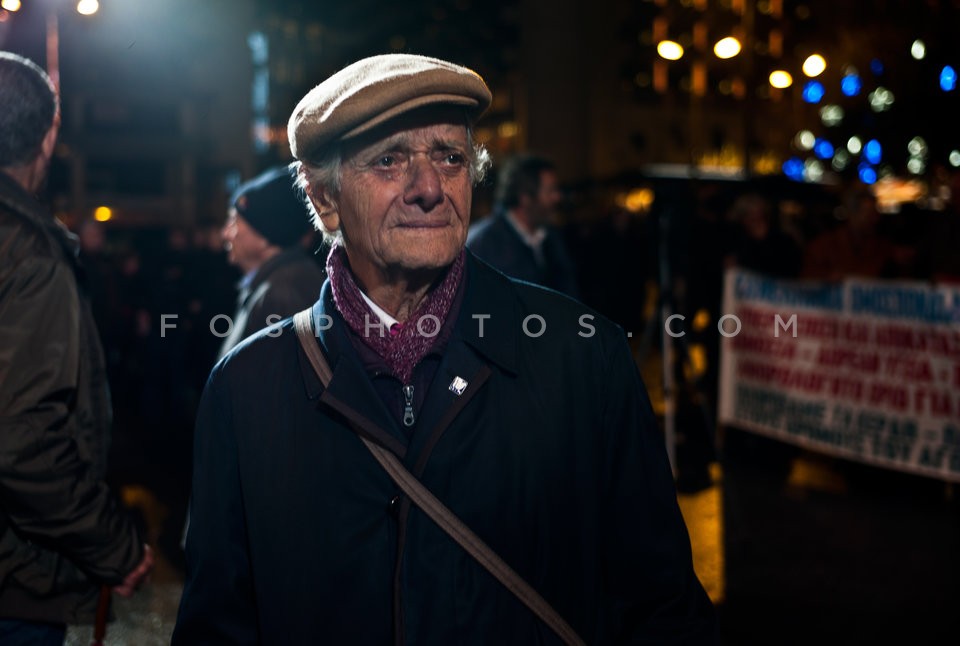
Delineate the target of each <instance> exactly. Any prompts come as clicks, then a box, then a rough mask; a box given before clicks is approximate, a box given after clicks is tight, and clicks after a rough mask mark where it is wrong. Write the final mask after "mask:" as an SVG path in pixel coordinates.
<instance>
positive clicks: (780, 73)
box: [770, 70, 793, 90]
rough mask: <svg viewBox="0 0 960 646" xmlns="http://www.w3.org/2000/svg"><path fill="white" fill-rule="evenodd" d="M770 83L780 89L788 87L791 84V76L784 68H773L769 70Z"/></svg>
mask: <svg viewBox="0 0 960 646" xmlns="http://www.w3.org/2000/svg"><path fill="white" fill-rule="evenodd" d="M770 85H772V86H773V87H775V88H777V89H780V90H782V89H784V88H788V87H790V86H791V85H793V77H792V76H790V72H787V71H786V70H774V71H773V72H770Z"/></svg>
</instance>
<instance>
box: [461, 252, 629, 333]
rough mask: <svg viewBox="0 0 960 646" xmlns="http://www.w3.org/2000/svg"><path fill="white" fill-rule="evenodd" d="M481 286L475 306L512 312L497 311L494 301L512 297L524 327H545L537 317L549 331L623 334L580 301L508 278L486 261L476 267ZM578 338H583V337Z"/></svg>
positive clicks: (613, 324) (474, 267) (519, 323)
mask: <svg viewBox="0 0 960 646" xmlns="http://www.w3.org/2000/svg"><path fill="white" fill-rule="evenodd" d="M473 271H475V272H476V274H475V277H476V279H477V283H478V290H477V291H478V292H479V294H478V298H477V300H476V301H474V302H475V303H477V304H478V305H479V306H480V307H484V306H485V304H491V307H492V309H496V310H498V311H504V312H505V311H506V310H507V309H511V308H504V307H502V306H500V307H493V306H492V303H493V301H498V302H500V303H503V302H504V298H506V297H508V296H509V297H510V298H511V300H512V301H513V302H514V303H515V304H516V306H515V308H512V309H514V310H515V314H514V316H516V317H517V318H518V319H519V321H518V325H523V324H524V321H526V325H527V327H528V328H531V329H535V328H537V326H538V325H542V324H541V323H540V321H539V319H538V318H537V317H540V318H542V319H543V323H545V328H546V330H547V331H554V330H567V329H574V330H575V331H583V330H584V328H585V327H587V328H589V327H591V326H592V327H593V328H595V332H591V334H590V336H593V335H595V334H600V335H602V336H610V335H613V336H620V335H623V330H622V329H621V328H620V326H618V325H617V324H616V323H614V322H613V321H611V320H610V319H608V318H607V317H605V316H604V315H602V314H600V313H599V312H598V311H596V310H595V309H593V308H592V307H590V306H588V305H584V304H583V303H581V302H580V301H578V300H576V299H575V298H572V297H570V296H567V295H566V294H563V293H561V292H558V291H555V290H553V289H550V288H548V287H544V286H542V285H536V284H534V283H528V282H526V281H522V280H518V279H516V278H511V277H509V276H506V275H504V274H502V273H500V272H498V271H496V270H495V269H493V268H491V267H490V266H488V265H486V264H484V263H483V262H482V261H479V262H476V263H475V264H474V265H473ZM578 338H582V335H580V336H579V337H578Z"/></svg>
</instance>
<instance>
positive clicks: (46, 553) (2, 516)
mask: <svg viewBox="0 0 960 646" xmlns="http://www.w3.org/2000/svg"><path fill="white" fill-rule="evenodd" d="M0 105H2V106H3V110H2V111H0V249H2V250H3V253H2V255H0V438H3V441H2V443H0V617H2V619H0V643H2V644H5V645H8V646H9V645H18V644H30V645H37V644H39V645H41V646H43V645H53V644H62V643H63V640H64V635H65V629H66V628H65V624H66V623H67V622H70V623H78V622H91V623H92V622H93V620H94V618H95V613H96V609H97V598H98V592H99V588H100V585H101V584H104V583H106V584H110V585H114V586H116V587H115V588H114V590H115V591H116V592H117V593H118V594H122V595H124V596H129V595H131V594H132V593H133V591H134V590H135V588H136V587H137V586H138V585H139V584H140V583H141V581H142V580H143V579H144V578H145V577H146V576H147V574H148V573H149V572H150V570H151V569H152V567H153V556H152V552H151V550H150V548H149V547H148V546H146V545H145V544H144V543H143V541H142V539H141V538H140V536H139V534H138V532H137V530H136V528H135V527H134V524H133V522H132V521H131V519H130V518H129V517H128V516H127V515H126V514H125V513H124V512H123V511H122V510H121V509H120V507H119V506H118V504H117V502H116V500H115V498H114V497H113V495H112V494H111V492H110V491H109V490H108V489H107V486H106V484H105V483H104V474H105V472H106V456H107V448H108V444H109V429H110V414H111V411H110V398H109V394H108V392H107V380H106V371H105V367H104V360H103V352H102V350H101V346H100V342H99V339H98V336H97V331H96V326H95V324H94V322H93V317H92V314H91V310H90V304H89V302H88V300H87V297H86V293H85V291H83V290H82V289H81V288H80V286H79V285H80V284H82V283H81V272H80V267H79V265H78V263H77V259H76V257H77V246H78V245H77V239H76V237H75V236H73V235H72V234H70V233H68V232H67V231H66V229H65V228H64V227H63V226H62V225H61V224H60V223H59V222H58V221H57V220H55V219H54V218H53V216H52V215H51V214H50V213H49V211H48V210H47V209H45V208H44V207H42V206H41V204H40V203H39V202H38V201H37V200H36V199H35V198H34V197H33V196H34V194H35V193H36V192H37V191H38V190H39V189H40V187H41V186H42V185H43V182H44V181H45V179H46V174H47V170H48V168H49V163H50V159H51V157H52V155H53V149H54V145H55V143H56V139H57V131H58V129H59V126H60V111H59V105H58V100H57V96H56V93H55V90H54V88H53V84H52V83H51V82H50V79H49V78H48V77H47V75H46V74H45V73H44V72H43V71H42V70H41V69H40V68H39V67H37V66H36V65H35V64H33V63H32V62H30V61H28V60H26V59H24V58H21V57H19V56H16V55H14V54H9V53H6V52H0Z"/></svg>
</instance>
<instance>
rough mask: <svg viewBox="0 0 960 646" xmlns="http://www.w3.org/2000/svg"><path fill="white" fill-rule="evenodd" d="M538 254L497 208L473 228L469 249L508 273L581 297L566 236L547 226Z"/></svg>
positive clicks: (471, 229) (468, 238)
mask: <svg viewBox="0 0 960 646" xmlns="http://www.w3.org/2000/svg"><path fill="white" fill-rule="evenodd" d="M546 232H547V235H546V237H545V238H544V239H543V243H542V245H541V247H540V254H539V257H538V255H537V254H536V253H535V252H534V250H533V249H532V248H531V247H530V245H528V244H527V243H526V242H524V241H523V238H521V237H520V234H519V233H518V232H517V230H516V229H515V228H514V226H513V224H512V223H511V222H510V221H509V220H508V219H507V215H506V213H504V212H502V211H497V212H496V213H494V214H493V215H491V216H489V217H487V218H484V219H483V220H480V221H479V222H477V223H476V224H473V225H472V226H471V227H470V233H469V235H468V236H467V248H468V249H470V251H472V252H473V253H474V254H475V255H476V256H477V257H478V258H480V259H481V260H483V261H484V262H486V263H488V264H490V265H492V266H493V267H496V268H497V269H499V270H500V271H502V272H503V273H505V274H506V275H507V276H510V277H511V278H516V279H518V280H523V281H526V282H528V283H533V284H535V285H543V286H544V287H549V288H550V289H555V290H557V291H558V292H562V293H564V294H566V295H567V296H572V297H574V298H579V289H578V287H577V271H576V268H575V267H574V264H573V260H572V259H571V258H570V254H569V253H568V252H567V248H566V246H565V244H564V241H563V237H562V236H561V234H560V232H559V231H558V230H557V229H556V228H554V227H549V226H548V227H547V228H546Z"/></svg>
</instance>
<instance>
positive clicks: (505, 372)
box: [173, 254, 714, 646]
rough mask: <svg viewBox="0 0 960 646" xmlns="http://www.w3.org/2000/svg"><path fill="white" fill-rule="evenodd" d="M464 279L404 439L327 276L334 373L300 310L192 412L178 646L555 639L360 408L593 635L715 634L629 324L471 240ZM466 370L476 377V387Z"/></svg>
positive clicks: (229, 361) (259, 339)
mask: <svg viewBox="0 0 960 646" xmlns="http://www.w3.org/2000/svg"><path fill="white" fill-rule="evenodd" d="M465 280H466V281H467V284H466V291H465V294H464V298H463V302H462V305H461V308H460V312H459V317H458V319H457V322H456V324H455V329H454V332H453V334H452V336H451V338H450V340H449V342H448V345H447V347H446V351H445V353H444V357H443V359H442V362H441V364H440V366H439V368H438V370H437V373H436V377H435V378H434V380H433V383H432V385H431V386H430V391H429V393H428V394H427V398H426V401H425V403H424V404H423V407H422V409H421V411H420V415H419V418H418V421H417V424H416V427H415V429H414V431H413V433H412V436H411V437H410V439H409V440H408V439H407V435H406V434H405V433H404V432H403V430H401V428H400V424H399V421H398V420H397V418H396V416H395V415H392V414H390V413H389V412H388V411H387V410H386V408H385V406H384V405H383V403H382V400H381V398H380V397H379V396H378V394H377V393H376V392H375V391H374V389H373V387H372V386H371V382H370V379H369V377H368V376H367V375H366V373H365V372H364V370H363V368H362V366H361V365H360V363H359V361H358V359H357V355H356V351H355V350H354V349H353V347H352V346H351V343H350V340H349V338H348V337H347V332H346V330H345V324H344V322H343V320H342V318H341V317H340V315H339V314H338V313H337V311H336V310H335V308H334V306H333V302H332V298H331V293H330V289H329V285H327V286H325V287H324V290H323V292H322V294H321V298H320V301H319V302H318V303H317V304H316V305H315V306H314V308H313V316H314V319H315V324H316V325H317V327H318V328H320V329H321V331H320V332H319V334H318V343H319V344H320V345H321V347H322V349H323V351H324V352H325V354H326V356H327V357H328V359H329V363H330V365H331V367H332V369H333V378H332V380H331V382H330V385H329V388H327V389H326V390H325V389H324V388H323V387H322V386H321V384H320V382H319V380H318V378H317V377H316V376H315V374H314V373H313V371H312V369H311V367H310V364H309V363H308V362H307V360H306V357H305V356H304V355H303V354H302V350H301V348H300V347H299V344H298V341H297V338H296V335H295V333H294V331H293V330H292V324H291V322H290V321H286V322H285V323H284V324H283V326H282V333H281V334H280V335H279V336H276V337H270V336H267V335H266V334H265V333H263V332H261V333H260V334H258V335H256V336H254V337H253V338H251V339H248V340H247V341H245V342H244V343H242V344H241V345H240V346H239V347H237V348H236V349H235V350H234V351H233V352H231V353H230V354H229V355H227V357H226V358H225V359H224V360H223V361H221V362H220V363H219V364H218V365H217V367H216V368H215V369H214V371H213V373H212V375H211V377H210V381H209V383H208V384H207V388H206V392H205V394H204V397H203V402H202V404H201V408H200V414H199V418H198V421H197V430H196V445H195V467H194V485H193V505H192V510H191V525H190V532H189V534H188V537H187V563H188V575H187V581H186V585H185V589H184V594H183V599H182V602H181V606H180V613H179V617H178V621H177V628H176V631H175V633H174V638H173V643H174V644H191V645H192V644H258V643H262V644H284V645H289V644H316V643H325V644H364V645H366V644H383V645H387V644H391V643H395V642H394V640H395V635H399V638H398V641H399V642H400V643H405V644H437V645H448V644H467V645H473V644H475V645H477V646H479V645H481V644H482V645H489V644H517V645H521V644H522V645H524V646H527V645H530V644H557V643H559V642H558V641H557V638H556V637H555V636H554V635H553V634H552V633H551V632H550V630H549V629H548V628H547V627H546V626H545V625H544V624H542V623H541V622H540V621H539V620H538V619H537V618H535V617H534V615H533V614H532V613H531V612H530V611H529V610H528V609H527V608H526V607H525V606H523V605H522V604H521V602H520V601H518V600H517V599H516V598H514V596H513V595H512V594H511V593H510V592H508V591H507V590H506V589H505V588H504V587H502V586H501V585H500V584H499V583H498V582H497V581H496V580H495V579H493V578H492V577H491V576H490V575H489V574H488V573H487V572H486V571H485V570H484V569H483V568H482V567H481V566H480V565H478V564H477V563H476V562H474V561H473V560H472V559H471V558H470V557H469V556H468V555H467V554H466V553H465V552H464V551H463V550H462V549H461V548H460V547H459V546H458V545H457V544H456V543H454V542H453V541H452V539H450V538H449V537H447V535H446V534H444V533H443V531H442V530H440V529H439V528H438V527H436V526H435V525H434V524H433V523H432V522H431V521H430V520H429V519H428V518H426V517H425V516H424V514H423V513H422V512H420V511H419V510H418V509H416V508H411V506H410V505H409V504H408V503H407V502H404V501H402V500H398V499H397V496H398V489H397V487H396V486H395V485H394V484H393V482H392V481H391V480H390V478H389V476H387V474H386V473H385V472H384V471H383V469H382V468H381V467H380V466H379V465H378V464H377V463H376V462H375V461H374V458H373V457H372V456H371V455H370V454H369V452H368V451H367V449H366V448H365V447H364V446H363V444H362V443H361V442H360V441H359V439H358V438H357V437H356V435H355V433H354V431H353V430H351V428H350V426H349V425H348V424H347V422H346V420H347V419H352V420H354V421H355V422H356V423H357V424H359V425H360V426H361V427H362V428H363V429H365V432H366V433H367V434H369V436H370V437H373V438H375V439H376V440H377V441H378V442H380V443H381V444H383V445H384V446H386V447H388V448H390V449H391V450H393V451H395V452H396V453H397V454H398V455H399V456H400V457H401V458H402V459H403V460H404V462H405V463H406V464H407V465H408V467H409V468H410V470H411V471H412V472H413V473H415V474H416V475H418V476H419V477H420V478H421V480H422V481H423V483H424V484H425V485H426V486H427V487H428V488H430V489H431V490H432V491H433V492H434V493H435V494H436V495H437V496H438V497H439V498H440V499H441V500H442V501H443V502H444V503H445V504H446V505H448V506H449V508H450V509H451V510H452V511H453V512H454V513H456V514H457V515H459V516H460V518H461V519H462V520H463V521H465V522H466V523H467V525H469V526H470V527H471V528H472V529H473V530H474V531H475V532H476V533H477V534H479V536H480V537H481V538H482V539H484V540H485V541H486V542H487V543H488V544H489V545H490V546H491V547H492V548H493V549H494V550H495V551H497V552H498V553H499V554H500V556H502V557H503V558H504V559H505V560H506V561H507V562H508V563H509V564H510V565H512V566H513V568H514V569H515V570H516V571H517V572H518V573H519V574H520V575H521V576H522V577H524V578H525V579H526V580H527V581H528V582H529V583H530V584H531V585H533V586H534V587H535V588H536V589H537V590H538V591H539V592H540V593H541V594H542V595H543V596H544V597H545V598H546V599H547V601H548V602H550V603H551V604H552V605H553V606H554V607H555V608H556V609H557V611H558V612H559V613H560V614H561V615H562V616H564V617H565V618H566V620H567V621H568V622H569V623H570V624H571V625H572V626H573V627H574V629H575V630H577V631H578V632H579V633H580V635H581V636H583V637H584V638H585V639H586V641H587V643H589V644H621V643H712V642H713V639H714V618H713V612H712V607H711V605H710V602H709V599H708V598H707V597H706V595H705V593H704V591H703V589H702V587H701V586H700V583H699V582H698V581H697V579H696V577H695V575H694V573H693V569H692V565H691V556H690V545H689V540H688V537H687V532H686V528H685V526H684V524H683V520H682V518H681V516H680V512H679V510H678V507H677V503H676V497H675V492H674V487H673V481H672V478H671V474H670V469H669V465H668V463H667V460H666V453H665V451H664V447H663V441H662V438H661V436H660V434H659V432H658V430H657V425H656V421H655V419H654V416H653V412H652V410H651V408H650V404H649V401H648V399H647V395H646V392H645V390H644V387H643V384H642V383H641V381H640V378H639V375H638V373H637V371H636V368H635V366H634V364H633V360H632V357H631V355H630V352H629V350H628V348H627V345H626V342H625V338H624V334H623V331H622V330H620V329H619V328H617V327H615V326H614V325H613V324H611V323H610V322H608V321H606V320H604V319H602V318H601V317H600V316H598V315H595V313H593V312H592V311H591V310H589V309H587V308H586V307H584V306H582V305H580V304H578V303H576V302H574V301H572V300H570V299H568V298H566V297H564V296H561V295H559V294H556V293H554V292H550V291H547V290H544V289H541V288H538V287H534V286H530V285H526V284H521V283H517V282H514V281H511V280H509V279H507V278H505V277H504V276H502V275H501V274H499V273H497V272H495V271H493V270H492V269H490V268H489V267H487V266H486V265H484V264H483V263H480V262H478V261H476V260H475V259H474V258H473V257H472V256H471V255H470V254H468V262H467V268H466V275H465ZM327 317H329V318H327ZM484 317H486V318H484ZM533 317H542V321H543V322H545V323H546V331H545V332H543V333H542V334H540V328H541V327H542V324H541V319H538V318H533ZM481 321H482V328H481V325H480V324H481ZM524 323H526V329H527V331H528V332H529V334H528V333H527V332H524ZM456 377H460V378H461V379H463V380H465V381H466V382H467V386H466V389H465V390H463V392H462V394H460V395H458V394H456V393H455V392H453V391H452V389H451V388H450V385H451V382H453V381H454V379H455V378H456Z"/></svg>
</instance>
